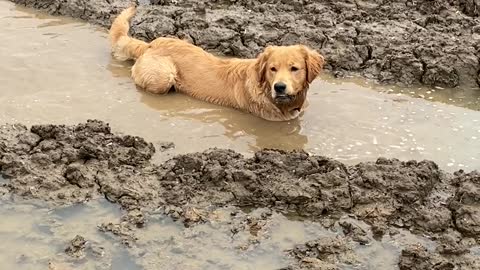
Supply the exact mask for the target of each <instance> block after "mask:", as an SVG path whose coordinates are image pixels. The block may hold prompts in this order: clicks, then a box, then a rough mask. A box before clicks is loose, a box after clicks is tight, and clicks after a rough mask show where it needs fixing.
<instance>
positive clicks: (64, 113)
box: [0, 0, 480, 269]
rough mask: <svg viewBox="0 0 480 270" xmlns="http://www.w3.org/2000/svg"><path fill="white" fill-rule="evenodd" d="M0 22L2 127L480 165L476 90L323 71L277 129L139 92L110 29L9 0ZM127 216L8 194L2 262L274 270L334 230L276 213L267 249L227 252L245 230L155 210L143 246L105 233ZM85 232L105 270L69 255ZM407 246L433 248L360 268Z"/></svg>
mask: <svg viewBox="0 0 480 270" xmlns="http://www.w3.org/2000/svg"><path fill="white" fill-rule="evenodd" d="M0 24H1V25H2V27H1V28H0V39H1V40H2V41H3V42H2V46H0V56H1V57H2V61H3V64H2V65H1V66H0V74H2V76H1V77H0V104H1V106H0V123H12V122H20V123H24V124H26V125H31V124H38V123H61V124H76V123H78V122H81V121H85V120H87V119H90V118H95V119H101V120H104V121H107V122H109V123H111V125H112V127H113V129H114V131H118V132H124V133H129V134H135V135H139V136H142V137H144V138H146V139H147V140H149V141H152V142H162V141H173V142H175V144H176V148H175V150H174V151H172V154H174V153H184V152H191V151H200V150H204V149H205V148H207V147H228V148H232V149H235V150H237V151H240V152H242V153H245V154H250V153H251V152H252V151H255V150H258V149H260V148H264V147H272V148H282V149H300V148H304V149H306V150H307V151H309V152H311V153H315V154H321V155H326V156H330V157H334V158H337V159H340V160H342V161H346V162H348V163H355V162H359V161H367V160H375V159H376V158H377V157H379V156H386V157H396V158H400V159H403V160H408V159H431V160H434V161H436V162H437V163H438V164H439V165H440V166H441V167H442V168H444V169H446V170H450V171H453V170H457V169H460V168H464V169H465V168H466V169H468V170H471V169H480V162H479V160H480V151H478V149H480V112H479V111H478V110H479V109H480V105H479V101H478V99H479V95H480V94H479V93H480V91H478V89H475V90H472V89H464V90H455V91H452V90H448V89H433V90H432V89H425V88H419V89H402V88H398V87H394V88H392V87H380V86H375V85H373V84H371V83H366V82H365V81H362V80H358V79H351V80H341V81H340V80H335V79H332V78H330V77H329V76H328V75H325V76H323V77H322V78H320V79H319V80H317V81H316V82H315V83H314V84H313V85H312V88H311V91H310V93H309V99H310V107H309V109H308V111H307V112H306V113H305V115H304V116H302V117H301V118H300V119H299V120H295V121H290V122H285V123H274V122H267V121H264V120H262V119H259V118H256V117H254V116H251V115H248V114H245V113H242V112H239V111H236V110H233V109H229V108H223V107H218V106H214V105H210V104H207V103H204V102H201V101H197V100H194V99H191V98H188V97H186V96H183V95H179V94H171V95H167V96H155V95H150V94H147V93H143V92H141V91H138V90H137V89H136V88H135V86H134V85H133V83H132V82H131V80H130V78H129V64H125V63H120V62H117V61H114V60H112V59H111V57H110V54H109V48H108V43H107V40H106V32H105V30H103V29H98V28H97V27H95V26H91V25H88V24H85V23H82V22H78V21H75V20H71V19H66V18H58V17H52V16H48V15H44V14H42V13H38V12H35V11H32V10H29V9H25V8H19V7H15V6H14V5H13V4H11V3H10V2H5V1H1V0H0ZM427 92H428V93H427ZM418 97H420V98H418ZM2 181H4V180H2V179H1V178H0V183H1V182H2ZM0 194H2V193H1V190H0ZM120 214H121V211H120V210H119V209H118V208H117V207H116V206H112V205H110V204H109V203H106V202H93V203H90V204H88V205H77V206H70V207H67V208H62V209H57V210H50V208H48V207H47V206H45V205H32V204H31V203H24V202H18V201H14V202H12V201H11V200H10V199H9V198H4V199H2V200H1V201H0V216H2V217H8V219H2V221H1V222H0V240H1V241H2V242H3V243H8V245H0V263H1V265H2V268H5V269H15V268H16V269H46V267H47V264H48V262H49V261H52V260H53V261H56V260H58V261H62V262H66V263H67V264H69V265H71V266H72V267H75V266H79V267H80V268H81V269H158V266H160V265H162V266H164V268H167V269H176V268H175V267H178V269H198V268H199V267H208V268H209V269H225V268H230V269H274V268H275V267H280V266H284V265H286V263H287V261H285V260H286V259H285V257H284V256H283V255H282V250H284V249H287V248H291V247H293V245H294V244H299V243H303V242H305V241H308V240H312V239H315V238H317V237H319V236H320V235H327V234H330V233H332V232H327V231H325V230H324V229H322V228H321V226H320V225H318V224H315V223H311V222H310V223H309V222H300V221H292V220H287V219H286V218H285V217H283V216H281V215H276V216H275V217H274V219H273V222H272V227H271V230H270V233H269V234H268V237H266V239H265V241H263V242H262V243H261V245H259V246H257V247H255V248H254V249H252V250H247V251H246V252H244V253H242V254H243V255H242V256H240V255H239V253H238V251H237V250H235V249H234V248H232V247H234V246H235V245H241V244H242V243H244V242H245V241H246V237H247V236H246V235H239V236H237V237H238V238H236V239H231V237H230V235H229V234H228V232H226V231H225V227H222V228H220V227H216V225H215V224H204V225H201V226H196V227H195V228H193V229H185V228H183V227H182V226H180V225H179V224H178V223H175V222H173V221H172V220H170V219H168V218H165V217H162V216H158V217H156V219H154V220H153V221H152V222H151V223H149V224H150V225H149V226H147V227H146V228H145V229H144V230H141V231H140V232H139V235H137V237H138V238H139V240H138V247H137V248H135V249H132V250H126V249H124V248H123V247H122V246H121V245H119V243H118V241H113V240H112V238H111V237H107V236H106V235H105V234H102V233H99V232H98V230H97V229H96V226H97V225H99V224H100V223H101V222H104V221H113V222H118V220H119V217H120ZM226 219H228V218H226ZM222 222H226V221H225V220H223V221H222ZM76 234H80V235H82V236H84V237H85V238H87V239H89V240H90V241H95V242H96V243H97V244H99V245H101V246H102V247H104V248H105V250H106V255H105V256H103V257H102V259H101V260H100V261H101V262H102V264H101V267H100V268H98V267H99V265H98V264H97V265H95V264H94V262H93V261H94V260H86V261H81V262H72V261H70V260H69V259H68V258H66V255H65V254H64V252H63V249H64V248H65V246H66V245H67V244H68V241H70V240H71V239H73V237H74V236H75V235H76ZM411 241H420V242H423V243H424V244H425V245H426V246H429V245H430V244H429V242H428V241H427V240H425V239H423V240H422V239H419V238H418V237H415V236H412V235H410V234H408V233H406V232H405V233H400V234H398V235H397V236H395V237H394V238H389V239H384V242H381V243H380V242H374V244H372V245H371V246H368V247H359V250H358V251H357V252H359V254H363V255H364V256H365V258H379V259H378V260H375V259H373V260H370V261H367V262H364V263H366V264H367V265H368V266H369V267H370V268H376V269H395V267H394V266H395V265H396V263H397V262H396V260H397V258H398V256H397V255H398V252H399V246H401V245H402V243H406V242H411ZM220 257H221V258H222V263H224V264H222V265H219V264H218V261H219V260H218V258H220ZM73 269H76V268H73Z"/></svg>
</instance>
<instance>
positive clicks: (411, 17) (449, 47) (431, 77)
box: [12, 0, 480, 88]
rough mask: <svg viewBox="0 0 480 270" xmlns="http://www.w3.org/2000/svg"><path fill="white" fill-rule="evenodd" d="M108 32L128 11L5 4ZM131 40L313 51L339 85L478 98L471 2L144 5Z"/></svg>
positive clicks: (192, 1) (90, 3)
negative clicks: (421, 87)
mask: <svg viewBox="0 0 480 270" xmlns="http://www.w3.org/2000/svg"><path fill="white" fill-rule="evenodd" d="M12 1H13V2H15V3H18V4H22V5H26V6H30V7H35V8H40V9H43V10H46V11H48V12H49V13H51V14H56V15H67V16H71V17H74V18H81V19H83V20H86V21H88V22H92V23H96V24H99V25H102V26H104V27H109V26H110V22H111V21H112V18H113V17H114V16H115V15H116V14H118V12H119V11H120V10H122V9H123V8H125V7H126V6H128V5H129V4H130V3H131V2H132V1H126V0H111V1H105V0H87V1H80V0H78V1H77V0H71V1H63V0H47V1H46V0H12ZM138 2H140V4H141V5H142V7H140V8H139V12H138V14H137V16H136V17H135V19H134V21H133V27H132V34H133V35H134V36H135V37H137V38H141V39H144V40H152V39H154V38H156V37H159V36H165V35H172V36H178V37H180V38H185V39H188V40H190V41H191V42H193V43H194V44H196V45H199V46H201V47H203V48H205V49H208V50H210V51H214V52H216V53H219V54H222V55H228V56H240V57H254V56H255V55H256V54H257V53H258V52H259V51H261V50H262V48H264V47H265V46H266V45H268V44H293V43H305V44H308V45H310V46H312V47H314V48H316V49H319V50H320V51H321V52H322V53H323V54H324V55H325V57H326V59H327V68H328V69H330V70H332V71H333V73H334V74H335V75H336V76H338V77H343V76H346V75H349V74H361V75H362V76H364V77H366V78H370V79H375V80H377V81H379V82H382V83H400V84H404V85H412V84H425V85H431V86H441V87H456V86H459V85H462V86H466V87H475V88H478V83H479V77H478V75H479V69H480V64H479V58H478V57H479V52H478V50H479V47H478V42H479V40H480V21H479V18H478V15H479V12H480V11H479V10H480V6H479V4H478V1H473V0H418V1H411V0H402V1H373V0H367V1H350V0H341V1H310V0H295V1H281V0H260V1H259V0H241V1H223V0H217V1H196V0H175V1H173V0H150V1H147V0H143V1H138Z"/></svg>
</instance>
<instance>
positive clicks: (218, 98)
mask: <svg viewBox="0 0 480 270" xmlns="http://www.w3.org/2000/svg"><path fill="white" fill-rule="evenodd" d="M135 12H136V8H135V7H130V8H127V9H125V10H124V11H122V12H121V13H120V15H118V17H117V18H115V20H114V21H113V23H112V26H111V28H110V32H109V38H110V42H111V46H112V48H111V49H112V54H113V56H114V57H115V58H117V59H119V60H123V61H125V60H129V59H133V60H135V64H134V65H133V67H132V78H133V80H134V82H135V84H136V85H138V86H139V87H141V88H143V89H145V90H146V91H149V92H153V93H157V94H165V93H168V92H169V91H170V90H171V89H174V90H176V91H178V92H181V93H185V94H187V95H190V96H192V97H194V98H197V99H201V100H204V101H207V102H211V103H214V104H218V105H222V106H230V107H233V108H236V109H240V110H243V111H246V112H249V113H252V114H254V115H256V116H259V117H261V118H264V119H266V120H270V121H286V120H291V119H295V118H297V117H298V116H299V115H300V113H301V112H302V111H303V110H304V109H305V108H306V106H307V102H306V97H307V90H308V88H309V85H310V83H311V82H312V81H313V80H314V79H315V78H316V77H317V75H318V74H319V73H320V71H321V70H322V67H323V63H324V58H323V56H321V55H320V54H319V53H318V52H316V51H314V50H312V49H310V48H308V47H306V46H304V45H293V46H269V47H267V48H266V49H265V50H264V51H263V52H262V53H260V54H259V56H258V57H257V58H256V59H237V58H233V59H231V58H220V57H217V56H214V55H213V54H210V53H208V52H206V51H204V50H203V49H202V48H200V47H198V46H195V45H193V44H190V43H188V42H186V41H183V40H180V39H177V38H167V37H161V38H157V39H155V40H153V41H152V42H150V43H146V42H143V41H141V40H138V39H135V38H132V37H129V36H128V31H129V27H130V25H129V23H130V20H131V18H132V17H133V16H134V15H135Z"/></svg>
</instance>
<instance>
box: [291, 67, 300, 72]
mask: <svg viewBox="0 0 480 270" xmlns="http://www.w3.org/2000/svg"><path fill="white" fill-rule="evenodd" d="M290 69H291V70H292V71H297V70H298V68H297V67H291V68H290Z"/></svg>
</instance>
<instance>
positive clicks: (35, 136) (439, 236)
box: [0, 120, 480, 269]
mask: <svg viewBox="0 0 480 270" xmlns="http://www.w3.org/2000/svg"><path fill="white" fill-rule="evenodd" d="M154 152H155V148H154V147H153V145H152V144H151V143H148V142H146V141H145V140H143V139H142V138H139V137H135V136H129V135H117V134H114V133H112V132H111V130H110V127H109V126H108V124H106V123H104V122H101V121H97V120H89V121H87V122H86V123H81V124H78V125H75V126H64V125H34V126H32V127H31V128H30V129H28V128H27V127H25V126H23V125H18V124H17V125H4V126H2V127H0V172H1V173H2V175H3V176H4V177H5V178H7V180H8V181H7V183H3V184H2V188H3V189H5V190H7V192H11V193H13V194H17V195H21V196H23V197H25V198H34V199H41V200H46V201H50V202H52V203H54V204H70V203H79V202H85V201H88V200H91V199H93V198H97V197H100V196H104V197H105V198H107V199H108V200H109V201H111V202H114V203H118V204H120V205H121V206H122V207H123V208H124V209H125V210H126V214H125V216H124V217H123V218H122V220H121V222H120V223H119V224H113V223H109V224H103V225H101V226H100V230H102V231H105V232H112V233H113V234H115V235H118V236H119V237H120V238H121V239H122V241H123V242H124V243H125V244H127V245H131V243H133V242H135V235H134V232H135V230H137V229H138V228H142V227H143V226H144V225H145V224H146V223H148V218H149V213H150V212H151V211H159V210H160V211H163V213H165V214H167V215H170V216H171V217H173V218H174V219H180V220H182V221H183V222H184V223H185V224H186V225H187V226H194V225H195V224H196V223H201V222H206V221H208V220H210V219H211V216H209V213H211V211H210V209H212V207H213V208H214V207H223V206H237V207H248V208H261V207H265V208H268V209H273V210H275V211H279V212H282V213H285V214H292V213H294V214H295V215H297V216H303V217H304V218H308V219H311V220H314V221H319V222H320V223H322V224H325V226H326V227H329V226H333V225H334V224H335V223H336V221H338V220H339V218H341V217H342V216H345V215H349V216H351V217H352V218H353V219H356V220H361V221H365V222H367V223H368V224H370V225H371V226H372V232H371V234H372V237H375V238H381V237H382V236H383V235H385V234H395V230H396V229H399V228H400V229H405V230H409V231H411V232H413V233H415V234H418V235H425V236H428V237H430V238H431V239H433V240H438V243H439V246H438V248H437V250H436V252H435V253H432V254H430V253H431V252H430V253H429V252H427V251H423V250H422V249H421V248H420V249H418V248H417V249H407V250H404V252H402V257H401V260H400V267H401V268H402V269H410V268H408V267H410V266H409V265H415V264H416V263H415V260H418V258H419V256H420V257H422V256H424V257H425V256H430V257H431V258H432V261H431V262H430V264H431V265H437V264H438V263H439V262H443V261H445V262H446V263H448V264H449V265H453V266H455V265H460V264H461V263H467V262H468V263H472V262H470V261H468V260H465V259H458V258H464V257H465V256H470V255H469V253H470V250H469V249H470V248H471V247H472V246H474V245H477V244H478V242H479V240H480V210H479V209H480V173H478V172H476V171H474V172H471V173H465V172H463V171H458V172H456V173H455V174H453V175H450V174H447V173H445V172H443V171H441V170H440V169H439V168H438V167H437V165H436V164H435V163H433V162H431V161H421V162H417V161H408V162H401V161H399V160H395V159H383V158H380V159H378V160H377V161H376V162H367V163H360V164H357V165H355V166H347V165H345V164H342V163H340V162H338V161H335V160H332V159H329V158H326V157H322V156H311V155H308V154H307V153H305V152H302V151H294V152H284V151H279V150H271V149H265V150H263V151H259V152H257V153H255V155H254V156H253V157H251V158H246V157H243V156H242V155H240V154H238V153H236V152H234V151H232V150H222V149H209V150H206V151H204V152H200V153H191V154H185V155H178V156H175V157H173V158H172V159H170V160H168V161H166V162H165V163H163V164H154V163H152V162H151V158H152V155H153V154H154ZM247 225H248V226H246V228H249V230H251V231H252V232H253V234H255V231H258V230H260V229H261V227H262V226H261V225H259V223H258V222H256V223H255V221H253V222H252V221H249V223H247ZM339 226H340V227H341V228H342V231H343V234H344V237H345V239H347V240H339V241H340V242H342V241H343V242H345V243H344V244H342V243H343V242H342V243H340V242H338V241H336V240H335V241H333V240H332V241H330V240H325V239H319V240H318V241H314V242H311V243H307V244H305V246H303V247H298V248H296V249H295V250H293V251H292V253H291V254H293V256H294V257H296V258H299V260H300V261H302V262H305V260H306V262H307V263H308V264H314V265H317V264H320V265H324V266H325V267H327V266H328V265H330V264H332V262H334V261H339V260H340V261H345V263H347V264H352V263H353V262H352V261H351V259H350V256H349V255H348V253H349V252H350V251H351V248H349V247H348V246H350V245H366V244H368V243H369V242H370V241H371V238H370V237H369V235H368V234H367V232H366V231H365V230H364V229H362V228H361V227H358V226H356V225H355V224H354V223H351V222H340V223H339ZM244 227H245V226H244ZM80 240H82V239H80V238H79V239H76V240H75V239H74V241H73V242H72V247H70V248H69V249H68V250H70V251H71V252H70V251H69V252H70V253H71V254H73V255H75V254H78V253H79V252H80V255H81V253H82V250H83V249H82V247H83V246H84V244H85V241H84V240H82V241H80ZM79 243H80V244H79ZM346 243H348V245H347V244H346ZM325 252H326V253H325ZM322 254H323V255H322ZM345 254H347V255H345ZM75 256H76V255H75ZM456 262H458V264H456ZM423 263H424V264H428V263H429V261H427V260H425V261H424V262H423ZM430 264H428V265H430ZM322 267H323V266H322ZM328 267H330V266H328ZM320 269H329V268H320ZM412 269H413V268H412ZM416 269H427V268H416ZM428 269H430V268H428ZM442 269H450V268H448V267H447V268H442ZM452 269H453V268H452Z"/></svg>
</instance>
